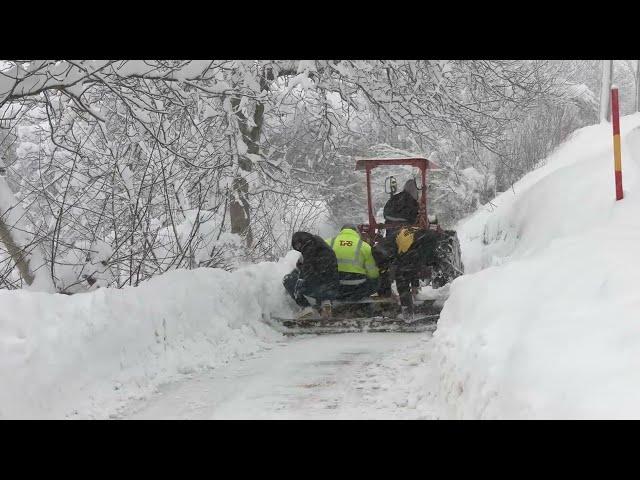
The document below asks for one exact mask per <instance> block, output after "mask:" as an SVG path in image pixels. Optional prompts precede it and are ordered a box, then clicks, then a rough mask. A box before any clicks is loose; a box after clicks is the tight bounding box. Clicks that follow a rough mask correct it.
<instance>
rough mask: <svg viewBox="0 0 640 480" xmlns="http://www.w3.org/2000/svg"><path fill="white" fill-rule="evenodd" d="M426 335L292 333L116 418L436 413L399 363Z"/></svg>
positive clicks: (171, 386) (410, 361) (412, 361)
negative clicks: (295, 335)
mask: <svg viewBox="0 0 640 480" xmlns="http://www.w3.org/2000/svg"><path fill="white" fill-rule="evenodd" d="M430 339H431V334H429V333H427V334H398V333H378V334H343V335H323V336H314V337H306V338H294V339H291V340H287V341H283V342H280V343H278V344H274V345H273V348H271V349H269V350H263V351H261V352H259V353H256V354H254V355H253V356H252V357H251V358H250V359H247V360H243V361H234V362H232V363H231V364H229V365H228V366H226V367H221V368H216V369H213V370H210V371H209V372H207V373H201V374H196V375H190V376H189V377H188V378H185V379H182V380H179V381H175V382H173V383H168V384H165V385H162V386H160V387H159V388H158V391H157V392H156V393H155V394H154V395H153V396H152V397H150V398H148V399H145V400H141V401H136V402H134V403H133V404H131V405H129V406H128V407H126V408H125V409H123V410H122V411H121V412H120V414H119V415H117V416H116V418H127V419H385V418H388V419H393V418H404V419H416V418H419V419H432V418H437V417H436V415H435V412H433V411H430V410H429V408H428V405H425V404H423V403H420V402H419V401H418V400H419V399H418V398H416V397H415V395H413V392H412V389H411V386H410V381H411V380H413V379H412V378H410V377H407V376H406V373H407V372H406V367H407V366H409V367H410V366H412V365H417V364H419V363H420V362H422V361H423V360H424V355H421V354H420V355H417V356H416V352H418V351H420V352H426V351H427V349H428V345H429V341H430ZM403 367H405V368H403ZM403 374H404V375H403ZM417 407H418V408H417Z"/></svg>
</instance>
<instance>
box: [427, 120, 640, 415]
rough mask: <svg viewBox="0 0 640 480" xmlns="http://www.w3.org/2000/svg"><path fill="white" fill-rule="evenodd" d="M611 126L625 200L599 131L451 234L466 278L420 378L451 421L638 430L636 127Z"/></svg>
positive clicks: (571, 144)
mask: <svg viewBox="0 0 640 480" xmlns="http://www.w3.org/2000/svg"><path fill="white" fill-rule="evenodd" d="M621 127H622V132H621V133H622V165H623V176H624V179H623V180H624V193H625V198H624V200H622V201H620V202H616V201H615V194H614V179H613V158H612V155H613V148H612V133H611V126H610V124H603V125H595V126H591V127H586V128H583V129H581V130H579V131H577V132H575V134H574V135H573V136H572V137H571V139H569V141H567V142H566V143H565V144H563V145H562V146H561V147H559V148H558V149H557V150H556V151H555V152H554V153H553V154H552V155H551V156H550V157H549V158H548V159H547V160H546V162H544V164H543V166H541V167H540V168H538V169H537V170H535V171H534V172H532V173H530V174H529V175H527V176H525V177H524V178H523V179H522V180H521V181H519V182H518V183H517V184H515V185H514V189H513V190H509V191H507V192H504V193H503V194H501V195H499V196H498V197H497V198H496V199H495V200H494V201H492V204H493V205H486V206H485V207H483V209H482V210H481V211H479V212H477V213H476V214H475V215H474V216H472V217H471V218H469V219H468V220H467V221H465V222H463V223H462V224H461V225H460V226H459V227H458V232H459V236H460V239H461V245H462V249H463V260H464V262H465V266H466V269H467V273H471V274H468V275H465V276H464V277H461V278H459V279H457V280H456V281H455V282H454V283H453V284H452V287H451V296H450V297H449V300H448V301H447V303H446V305H445V308H444V310H443V312H442V315H441V319H440V322H439V325H438V330H437V332H436V333H435V335H434V340H435V341H434V353H433V355H432V357H431V362H429V363H428V364H427V363H425V364H424V366H423V367H422V368H424V370H423V376H424V378H425V379H426V378H427V377H431V378H430V379H429V381H428V382H427V384H428V385H429V387H430V388H431V387H433V385H438V389H437V390H436V391H435V392H432V394H429V395H427V397H430V399H431V401H433V400H434V399H438V400H440V401H441V402H442V404H443V405H444V406H445V408H446V410H447V411H448V412H449V415H451V416H453V417H461V418H630V417H633V418H640V293H639V292H640V290H639V289H640V268H638V267H639V266H640V189H639V188H638V180H639V178H640V177H639V176H638V171H639V168H640V114H636V115H633V116H628V117H624V118H623V119H622V123H621ZM434 376H435V377H437V378H433V377H434ZM434 397H435V398H434Z"/></svg>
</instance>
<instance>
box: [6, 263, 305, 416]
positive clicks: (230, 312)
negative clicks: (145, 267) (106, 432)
mask: <svg viewBox="0 0 640 480" xmlns="http://www.w3.org/2000/svg"><path fill="white" fill-rule="evenodd" d="M296 259H297V252H290V253H289V254H288V255H287V256H286V257H285V258H283V259H281V260H280V261H278V262H276V263H273V262H265V263H261V264H256V265H252V266H250V267H247V268H242V269H239V270H237V271H235V272H233V273H229V272H226V271H224V270H220V269H207V268H200V269H196V270H190V271H187V270H175V271H171V272H169V273H166V274H164V275H161V276H158V277H155V278H153V279H151V280H149V281H147V282H144V283H143V284H142V285H140V286H138V287H129V288H124V289H121V290H117V289H104V288H102V289H98V290H96V291H92V292H88V293H82V294H77V295H73V296H66V295H59V294H48V293H40V292H29V291H4V290H3V291H0V418H105V417H107V416H108V415H109V414H110V413H111V412H113V410H114V408H117V406H118V405H122V404H124V403H126V402H128V401H130V400H131V399H132V398H144V397H145V396H147V395H149V394H150V393H151V392H152V391H153V390H154V388H156V387H157V386H158V385H160V384H162V383H164V382H167V381H170V380H171V379H174V378H176V376H177V375H178V374H188V373H190V372H197V371H201V370H203V369H209V368H214V367H218V366H221V365H223V364H225V363H227V362H229V361H230V360H232V359H234V358H242V357H246V356H247V355H250V354H253V353H255V352H257V351H260V350H261V349H263V348H265V347H268V346H269V345H270V344H271V343H272V342H274V341H278V340H279V339H281V336H280V335H279V334H278V333H276V332H274V331H273V330H271V329H270V328H268V327H267V326H266V324H265V323H263V322H262V321H261V320H262V316H263V315H268V314H269V313H270V312H274V313H276V314H280V315H291V312H290V310H289V306H288V305H289V303H288V302H287V300H286V298H285V295H286V293H285V292H284V289H283V288H282V284H281V281H282V277H283V276H284V275H285V274H286V273H288V272H289V271H290V270H291V269H292V268H293V266H294V265H295V261H296Z"/></svg>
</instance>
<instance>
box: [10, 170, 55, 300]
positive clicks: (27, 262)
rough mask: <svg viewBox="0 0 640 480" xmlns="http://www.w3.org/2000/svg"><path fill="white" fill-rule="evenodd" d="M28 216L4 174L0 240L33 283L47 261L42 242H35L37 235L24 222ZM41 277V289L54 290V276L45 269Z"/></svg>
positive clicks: (21, 272) (25, 279)
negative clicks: (32, 233) (52, 277)
mask: <svg viewBox="0 0 640 480" xmlns="http://www.w3.org/2000/svg"><path fill="white" fill-rule="evenodd" d="M25 217H26V212H25V211H24V209H23V208H22V207H21V206H20V205H19V204H18V202H17V201H16V198H15V196H14V195H13V192H12V191H11V189H10V188H9V184H8V183H7V182H6V180H5V179H4V178H0V242H2V243H3V244H4V246H5V248H6V250H7V252H9V255H10V256H11V259H12V260H13V261H14V263H15V264H16V267H17V268H18V271H19V272H20V275H21V276H22V278H23V280H24V281H25V282H26V283H27V285H29V286H31V285H33V283H34V281H35V280H36V274H35V270H36V269H39V268H40V267H42V266H43V265H44V259H45V256H44V252H43V251H42V250H41V247H40V245H35V244H34V242H35V238H33V237H31V234H29V233H28V228H26V225H24V224H23V222H24V220H23V219H24V218H25ZM29 245H33V249H32V250H31V251H27V248H28V246H29ZM43 272H44V270H43ZM38 278H39V280H38V282H36V283H37V284H38V285H37V288H38V289H39V290H44V291H49V292H53V291H54V285H53V281H52V280H51V278H50V277H46V274H45V273H42V274H41V275H40V276H39V277H38Z"/></svg>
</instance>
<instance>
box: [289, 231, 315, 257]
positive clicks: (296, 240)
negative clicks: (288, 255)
mask: <svg viewBox="0 0 640 480" xmlns="http://www.w3.org/2000/svg"><path fill="white" fill-rule="evenodd" d="M312 240H313V235H312V234H311V233H309V232H296V233H294V234H293V235H292V236H291V248H293V249H294V250H297V251H298V252H302V249H303V248H304V246H305V245H306V244H307V243H309V242H310V241H312ZM296 247H297V248H296Z"/></svg>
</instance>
